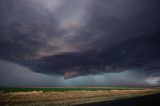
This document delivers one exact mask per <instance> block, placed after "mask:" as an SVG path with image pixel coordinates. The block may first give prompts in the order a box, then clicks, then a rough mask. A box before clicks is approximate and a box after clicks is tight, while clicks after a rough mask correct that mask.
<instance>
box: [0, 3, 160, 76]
mask: <svg viewBox="0 0 160 106" xmlns="http://www.w3.org/2000/svg"><path fill="white" fill-rule="evenodd" d="M159 4H160V2H159V1H158V0H154V1H151V0H141V1H139V0H121V1H120V0H101V1H97V0H81V1H75V0H67V1H65V0H45V1H42V0H27V1H26V0H21V1H19V0H1V1H0V51H1V52H0V58H1V59H4V60H7V61H12V62H15V63H17V64H19V65H22V66H26V67H28V68H30V69H31V70H32V71H35V72H39V73H44V74H49V75H64V77H65V78H70V77H74V76H80V75H90V74H101V73H105V72H121V71H124V70H126V69H137V70H142V71H147V72H148V71H149V70H159V69H160V49H159V45H160V43H159V42H160V36H159V30H160V14H159V12H158V11H159V9H160V7H159ZM149 72H150V73H152V71H149Z"/></svg>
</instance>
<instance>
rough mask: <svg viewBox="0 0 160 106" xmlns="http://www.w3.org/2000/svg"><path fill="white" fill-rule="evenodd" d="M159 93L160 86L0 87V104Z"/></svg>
mask: <svg viewBox="0 0 160 106" xmlns="http://www.w3.org/2000/svg"><path fill="white" fill-rule="evenodd" d="M154 93H160V88H122V87H120V88H0V106H1V105H2V106H69V105H76V104H83V103H92V102H101V101H110V100H115V99H123V98H130V97H136V96H143V95H149V94H154Z"/></svg>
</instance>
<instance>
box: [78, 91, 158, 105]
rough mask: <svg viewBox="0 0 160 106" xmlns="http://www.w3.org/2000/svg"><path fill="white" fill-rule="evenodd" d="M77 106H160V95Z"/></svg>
mask: <svg viewBox="0 0 160 106" xmlns="http://www.w3.org/2000/svg"><path fill="white" fill-rule="evenodd" d="M76 106H160V93H159V94H152V95H147V96H142V97H135V98H130V99H122V100H114V101H110V102H97V103H90V104H83V105H76Z"/></svg>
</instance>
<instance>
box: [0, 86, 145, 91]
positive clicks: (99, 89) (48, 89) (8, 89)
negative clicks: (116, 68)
mask: <svg viewBox="0 0 160 106" xmlns="http://www.w3.org/2000/svg"><path fill="white" fill-rule="evenodd" d="M115 89H116V90H129V89H133V88H129V87H104V88H103V87H102V88H98V87H95V88H94V87H92V88H91V87H81V88H57V87H53V88H49V87H48V88H43V87H42V88H41V87H40V88H23V87H2V88H0V91H3V92H31V91H43V92H66V91H102V90H103V91H109V90H115ZM134 89H144V88H134Z"/></svg>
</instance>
